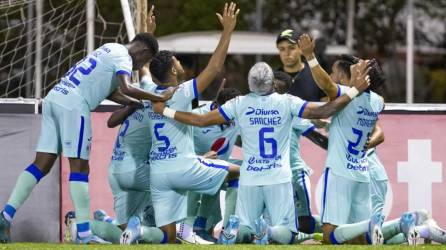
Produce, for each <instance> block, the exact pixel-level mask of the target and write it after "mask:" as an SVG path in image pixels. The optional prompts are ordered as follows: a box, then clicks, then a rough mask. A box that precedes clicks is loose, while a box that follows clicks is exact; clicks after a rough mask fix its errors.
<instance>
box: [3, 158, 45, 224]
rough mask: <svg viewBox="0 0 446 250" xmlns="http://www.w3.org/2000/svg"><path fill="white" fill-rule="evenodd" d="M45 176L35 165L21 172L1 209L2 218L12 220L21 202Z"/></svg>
mask: <svg viewBox="0 0 446 250" xmlns="http://www.w3.org/2000/svg"><path fill="white" fill-rule="evenodd" d="M44 176H45V175H44V174H43V173H42V172H41V171H40V169H38V168H37V166H36V165H34V164H31V165H29V166H28V167H27V168H26V169H25V171H23V172H22V173H21V174H20V176H19V178H18V179H17V182H16V184H15V186H14V189H13V190H12V193H11V196H10V197H9V200H8V202H7V203H6V205H5V207H4V209H3V216H4V217H5V219H6V220H8V221H9V222H11V221H12V219H13V218H14V215H15V212H16V211H17V210H18V209H19V208H20V207H21V206H22V205H23V202H25V200H26V199H27V198H28V197H29V195H30V194H31V192H32V191H33V189H34V187H35V186H36V185H37V183H39V181H40V179H42V178H43V177H44Z"/></svg>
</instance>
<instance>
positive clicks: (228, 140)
mask: <svg viewBox="0 0 446 250" xmlns="http://www.w3.org/2000/svg"><path fill="white" fill-rule="evenodd" d="M213 105H214V104H213V103H207V104H205V105H203V106H202V107H198V108H196V109H194V110H192V112H194V113H197V114H206V113H208V112H210V111H212V110H213V109H214V107H213ZM238 135H239V130H238V128H237V126H236V125H235V123H234V121H231V122H230V123H229V124H221V125H213V126H209V127H203V128H200V127H194V145H195V152H196V153H197V154H198V155H203V154H205V153H207V152H209V151H211V150H213V151H215V152H217V156H218V159H221V160H225V161H227V160H229V157H230V156H231V153H232V149H233V148H234V145H235V141H236V140H237V136H238Z"/></svg>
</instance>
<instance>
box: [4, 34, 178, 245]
mask: <svg viewBox="0 0 446 250" xmlns="http://www.w3.org/2000/svg"><path fill="white" fill-rule="evenodd" d="M157 51H158V42H157V40H156V38H155V37H154V36H153V35H152V34H150V33H140V34H137V35H136V36H135V38H134V39H133V40H132V41H131V42H130V43H129V44H126V45H122V44H118V43H107V44H104V45H103V46H101V47H99V48H98V49H96V50H94V51H93V52H92V53H90V54H89V55H87V56H86V57H85V58H84V59H82V60H81V61H80V62H78V63H77V64H76V65H75V66H73V67H72V68H71V69H70V70H69V71H68V72H67V73H66V74H65V75H64V76H63V77H62V79H61V80H60V82H59V83H58V84H57V85H56V86H54V88H53V89H52V90H51V91H50V92H49V93H48V95H47V96H46V97H45V99H44V102H43V111H42V113H43V119H42V128H41V133H40V138H39V141H38V146H37V149H36V151H37V153H36V158H35V160H34V162H33V163H32V164H31V165H29V166H28V167H27V168H26V169H25V171H24V172H22V174H21V175H20V176H19V178H18V180H17V183H16V185H15V187H14V189H13V191H12V193H11V196H10V198H9V200H8V202H7V204H6V205H5V206H4V208H3V212H1V213H0V241H1V242H9V241H10V223H11V221H12V219H13V217H14V215H15V213H16V211H17V210H18V209H19V208H20V206H21V205H22V204H23V202H24V201H25V200H26V199H27V198H28V196H29V194H30V193H31V192H32V190H33V188H34V187H35V186H36V185H37V183H38V182H39V181H40V180H41V179H42V178H43V177H44V176H45V175H46V174H47V173H48V172H49V171H50V170H51V168H52V166H53V164H54V162H55V161H56V159H57V157H58V156H59V155H60V154H61V152H63V155H64V156H65V157H68V160H69V163H70V171H71V173H70V178H69V183H70V184H69V186H70V195H71V199H72V202H73V205H74V208H75V212H76V216H77V232H78V242H80V243H89V242H98V241H100V239H99V238H98V237H95V236H93V235H92V234H91V231H90V225H89V222H88V220H89V211H90V198H89V193H88V173H89V165H88V158H89V153H90V147H91V145H90V144H91V140H92V132H91V120H90V112H91V111H92V110H94V109H95V108H96V107H97V106H98V105H99V104H100V103H101V101H103V100H104V99H106V98H107V99H110V100H112V101H115V102H118V103H121V104H124V105H129V106H136V107H140V106H141V103H140V101H138V100H136V99H145V100H167V99H169V98H170V97H171V96H172V94H173V91H172V90H169V91H167V92H166V93H164V94H163V95H157V94H151V93H149V92H145V91H143V90H141V89H139V88H135V87H132V86H131V84H130V83H131V81H130V76H131V71H132V70H137V69H140V68H141V67H142V66H143V65H144V64H146V63H148V62H149V60H150V59H151V58H152V56H153V55H155V53H157ZM118 87H119V89H118ZM131 97H132V98H131ZM134 98H136V99H134Z"/></svg>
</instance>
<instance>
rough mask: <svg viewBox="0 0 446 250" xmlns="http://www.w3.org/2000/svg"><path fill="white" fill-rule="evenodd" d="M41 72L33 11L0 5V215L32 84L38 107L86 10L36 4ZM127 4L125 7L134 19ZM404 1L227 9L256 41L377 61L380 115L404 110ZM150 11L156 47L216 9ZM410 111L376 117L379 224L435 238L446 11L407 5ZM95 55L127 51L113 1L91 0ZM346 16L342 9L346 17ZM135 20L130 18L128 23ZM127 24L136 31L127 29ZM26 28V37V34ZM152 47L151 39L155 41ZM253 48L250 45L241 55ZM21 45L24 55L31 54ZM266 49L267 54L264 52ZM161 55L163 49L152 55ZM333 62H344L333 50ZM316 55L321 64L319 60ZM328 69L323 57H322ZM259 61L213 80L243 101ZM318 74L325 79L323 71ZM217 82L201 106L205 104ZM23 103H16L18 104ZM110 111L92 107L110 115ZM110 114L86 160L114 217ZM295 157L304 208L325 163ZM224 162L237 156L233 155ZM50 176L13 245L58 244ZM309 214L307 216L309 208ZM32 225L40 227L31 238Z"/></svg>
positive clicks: (67, 60)
mask: <svg viewBox="0 0 446 250" xmlns="http://www.w3.org/2000/svg"><path fill="white" fill-rule="evenodd" d="M43 2H44V4H43V6H42V7H43V9H42V13H43V16H42V32H41V33H40V38H41V44H42V50H41V51H40V53H41V65H40V67H39V66H37V64H36V61H37V60H36V56H37V52H36V45H35V42H36V40H38V39H37V37H38V34H37V30H36V28H35V23H36V22H38V20H37V18H36V13H33V15H31V16H28V15H29V13H30V12H29V9H31V10H35V8H36V5H38V3H39V0H31V1H19V0H14V1H2V2H1V3H0V17H1V18H0V42H1V43H0V57H1V59H0V97H1V98H0V101H1V104H0V113H2V114H1V115H0V159H2V164H0V168H1V171H2V174H1V175H0V203H2V204H3V203H4V202H5V201H6V199H7V197H8V195H9V193H10V191H11V189H12V186H13V185H14V183H15V180H16V178H17V176H18V174H19V173H20V172H21V171H22V169H23V166H26V165H27V164H28V163H29V162H30V161H32V160H33V159H32V157H33V155H34V153H33V151H34V148H35V143H36V140H37V136H38V133H39V129H40V115H39V100H38V99H34V97H36V96H37V97H38V95H37V94H36V86H35V82H36V79H37V77H38V74H36V72H37V69H40V72H41V75H40V77H41V82H42V89H41V91H40V96H42V97H44V96H45V94H46V93H47V92H48V90H49V89H51V86H52V85H53V84H54V83H56V82H57V80H58V79H59V78H60V76H61V75H63V74H64V73H65V72H66V71H67V69H68V68H69V67H70V66H71V65H72V64H73V63H75V62H76V61H77V60H79V59H81V58H82V57H83V56H84V55H85V54H86V53H87V50H88V48H87V43H86V33H87V27H86V26H87V21H86V19H87V14H86V11H85V8H86V4H87V2H86V1H73V0H70V1H55V0H52V1H50V0H48V1H43ZM136 2H137V1H136V0H135V1H129V3H130V9H131V12H132V13H135V12H136V10H135V5H136ZM409 2H411V1H402V0H400V1H397V0H394V1H385V2H382V1H377V0H376V1H375V0H371V1H365V0H363V1H359V0H357V1H353V0H345V1H303V0H293V1H283V0H277V1H267V0H264V1H261V0H260V1H259V0H257V1H249V0H244V1H237V3H238V4H239V6H240V8H241V9H242V11H243V14H242V16H241V18H240V19H239V22H238V26H237V30H238V31H242V30H244V31H261V32H269V33H270V34H272V35H275V34H276V33H278V32H279V31H280V30H281V29H284V28H288V27H290V26H291V27H293V28H295V29H297V30H300V31H308V32H311V33H313V34H320V40H319V41H320V44H321V46H322V48H323V47H324V45H326V46H327V51H330V48H335V47H341V48H344V49H347V50H348V51H350V52H351V53H354V54H355V55H358V56H361V57H376V58H377V59H378V60H379V61H380V62H381V64H382V65H383V66H384V70H385V72H386V74H387V76H388V81H387V84H386V87H385V89H383V92H382V94H383V96H384V97H385V99H386V102H388V103H399V102H405V101H406V91H405V90H406V84H405V83H406V75H407V72H406V68H405V67H406V54H405V53H406V47H405V46H406V33H407V31H406V24H407V15H408V4H409ZM153 3H154V4H155V5H156V15H157V31H156V35H157V36H158V37H163V36H165V35H171V34H173V33H179V32H191V31H209V30H218V29H219V27H218V23H217V21H216V18H215V15H214V13H215V12H216V11H217V10H218V9H219V8H221V6H222V3H223V1H199V0H185V1H149V5H150V4H153ZM352 3H353V13H355V15H354V26H353V27H354V28H353V31H354V36H353V40H352V41H349V40H348V34H347V33H348V32H347V31H346V30H347V28H348V27H347V26H348V16H349V13H351V12H349V11H348V10H349V8H351V7H352V6H351V5H352ZM413 4H414V5H413V13H414V17H415V18H414V19H413V24H414V26H413V27H414V43H415V47H414V68H413V72H412V73H413V75H414V91H413V96H414V102H415V103H418V104H413V105H410V106H409V105H391V104H390V105H387V107H386V114H385V115H383V117H382V118H381V124H382V127H383V129H384V133H385V135H386V141H385V143H384V144H383V145H382V146H380V147H379V148H378V150H379V155H380V158H381V160H382V161H383V163H384V165H385V167H386V169H387V171H388V175H389V178H390V184H391V190H392V191H391V192H389V193H390V194H391V198H390V197H389V201H391V202H390V203H389V207H388V208H387V209H388V211H389V215H390V216H389V218H394V217H396V216H397V215H398V214H400V213H401V212H403V211H405V210H407V209H416V208H426V209H428V210H430V211H431V212H432V213H433V216H434V218H435V219H437V220H438V221H439V224H440V225H441V226H442V227H446V214H444V213H442V211H444V209H445V208H446V203H445V202H444V201H443V200H442V198H444V195H443V193H442V191H443V190H445V189H446V183H445V181H444V178H443V177H444V176H445V175H444V171H443V166H444V165H445V164H446V155H445V151H444V146H443V145H446V137H445V136H444V124H445V122H446V116H445V113H446V106H445V105H441V104H432V105H420V103H444V102H445V101H446V27H445V26H446V24H445V23H444V21H443V20H444V19H445V18H446V3H445V2H443V1H414V3H413ZM94 6H95V7H94V30H95V31H94V45H95V47H97V46H99V45H100V44H102V43H105V42H112V41H117V42H122V43H124V42H126V41H127V32H126V28H125V24H124V21H123V12H122V8H121V4H120V1H105V0H98V1H96V2H95V5H94ZM350 10H351V9H350ZM135 16H136V15H135ZM135 16H134V17H133V19H134V20H133V21H134V23H135V24H137V20H135ZM28 27H30V29H29V30H28ZM160 39H161V38H160ZM255 42H258V41H256V40H253V41H252V43H255ZM30 43H31V46H30ZM272 46H274V44H272ZM161 48H163V47H162V46H161ZM341 51H343V50H341ZM322 55H323V53H322ZM208 56H209V55H207V54H196V53H193V54H190V53H189V54H181V56H180V58H181V60H182V61H183V63H184V64H185V66H186V68H187V70H188V73H189V74H190V75H191V76H192V75H195V74H196V72H197V71H198V70H199V69H202V68H203V67H204V66H205V65H204V64H205V63H206V62H207V58H208ZM323 58H324V61H325V64H326V65H331V62H332V61H333V60H334V59H335V57H334V56H333V54H330V53H328V55H326V56H323ZM259 59H261V60H265V61H267V62H268V63H270V64H271V65H273V67H277V66H278V65H279V60H278V56H276V55H271V54H266V55H246V54H243V53H237V54H232V55H230V56H229V57H228V60H227V63H226V65H225V67H226V68H225V72H224V73H223V74H222V75H221V77H220V79H221V78H222V77H226V78H228V81H227V85H228V86H233V87H237V88H239V89H240V90H242V91H243V92H244V93H246V92H247V85H246V81H245V78H246V75H247V71H248V70H249V67H250V66H251V65H252V64H253V63H254V62H255V61H256V60H259ZM327 69H329V68H327ZM220 79H217V80H216V81H215V85H214V87H211V88H210V90H209V91H207V92H205V93H204V94H203V97H202V98H203V99H212V98H213V97H214V95H215V92H216V89H217V85H218V83H219V82H220ZM20 97H22V98H30V99H18V98H20ZM113 108H114V106H113V105H103V106H102V107H101V110H98V111H110V110H112V109H113ZM109 114H110V113H108V112H95V113H94V114H93V131H94V139H93V148H92V157H91V169H92V172H91V178H90V179H91V188H90V192H91V200H92V203H91V204H92V206H91V208H92V210H94V209H97V208H103V209H105V210H106V211H107V212H108V213H110V214H113V210H112V196H111V192H110V190H109V186H108V180H107V165H108V163H109V159H110V154H111V149H112V147H113V143H114V140H115V135H116V131H115V130H113V129H108V128H106V122H105V121H106V119H107V118H108V116H109ZM302 143H303V146H302V150H303V157H304V159H305V160H306V161H307V163H308V164H309V165H310V166H311V167H313V169H314V173H313V175H312V177H311V178H312V185H313V187H312V189H313V198H312V199H313V203H312V204H316V203H317V200H318V199H317V195H314V191H315V190H316V184H317V183H318V180H319V177H320V176H321V172H322V168H323V166H324V161H325V152H323V151H322V150H320V149H318V148H316V147H315V146H314V145H312V144H311V143H309V141H307V140H306V139H305V140H303V142H302ZM234 156H235V157H239V156H240V152H239V151H236V152H234ZM60 165H61V168H60V171H59V168H58V166H56V167H55V168H53V170H52V172H51V174H50V176H49V177H46V178H45V179H44V180H43V181H42V184H40V185H39V186H38V187H37V188H36V190H35V191H34V192H33V194H32V196H31V198H30V200H29V201H27V202H26V203H25V205H24V206H23V208H22V209H21V210H19V212H18V216H17V220H15V221H14V223H13V226H14V231H13V240H15V241H17V240H18V241H52V242H56V241H58V240H59V239H60V237H61V232H62V230H63V228H62V225H61V224H62V222H63V218H62V216H63V215H64V213H65V212H66V211H67V210H70V209H72V205H71V202H70V200H69V196H68V192H67V179H68V177H67V176H68V172H67V171H68V167H67V162H66V160H65V159H62V160H61V162H60ZM312 209H313V211H314V212H316V213H317V207H316V206H314V205H313V208H312ZM41 225H48V227H46V229H45V230H40V229H39V228H40V226H41Z"/></svg>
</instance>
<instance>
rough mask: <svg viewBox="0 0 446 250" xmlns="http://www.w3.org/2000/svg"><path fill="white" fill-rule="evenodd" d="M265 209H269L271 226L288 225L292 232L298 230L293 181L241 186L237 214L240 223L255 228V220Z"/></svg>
mask: <svg viewBox="0 0 446 250" xmlns="http://www.w3.org/2000/svg"><path fill="white" fill-rule="evenodd" d="M265 209H266V210H267V211H268V217H269V219H268V221H269V223H270V225H271V226H279V225H283V226H288V227H289V229H290V230H291V231H292V232H297V228H298V222H297V217H296V216H295V209H294V202H293V187H292V185H291V182H287V183H281V184H274V185H266V186H246V185H240V186H239V188H238V196H237V205H236V208H235V214H236V215H237V216H238V217H239V218H240V225H242V226H248V227H249V228H250V229H251V230H255V224H254V221H255V220H256V219H257V218H259V217H260V215H262V214H263V212H264V210H265Z"/></svg>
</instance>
